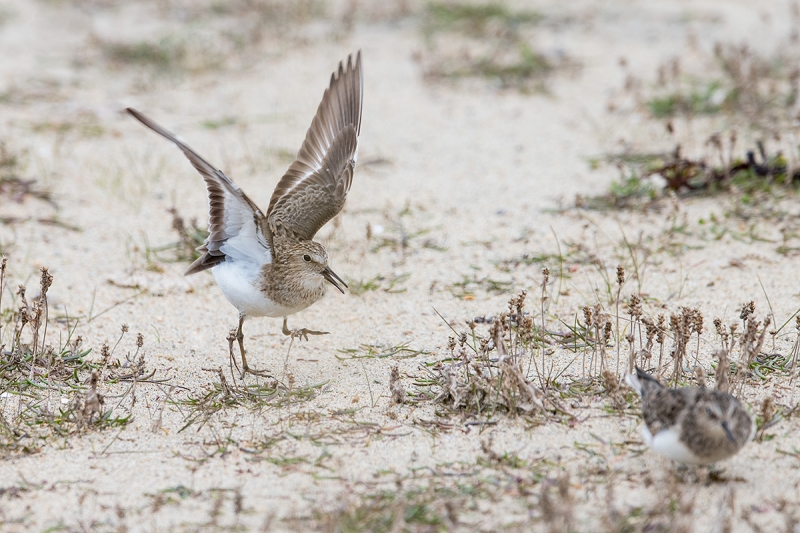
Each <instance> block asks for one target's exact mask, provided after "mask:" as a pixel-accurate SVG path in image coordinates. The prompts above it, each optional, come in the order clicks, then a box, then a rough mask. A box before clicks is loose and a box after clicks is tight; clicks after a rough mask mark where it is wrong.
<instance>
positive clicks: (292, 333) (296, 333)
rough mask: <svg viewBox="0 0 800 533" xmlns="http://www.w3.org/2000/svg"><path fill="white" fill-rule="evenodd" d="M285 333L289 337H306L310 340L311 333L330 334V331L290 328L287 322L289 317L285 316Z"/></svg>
mask: <svg viewBox="0 0 800 533" xmlns="http://www.w3.org/2000/svg"><path fill="white" fill-rule="evenodd" d="M282 331H283V334H284V335H286V336H287V337H291V338H293V339H305V340H308V336H309V335H329V334H330V333H329V332H327V331H313V330H310V329H306V328H300V329H289V326H288V324H287V318H286V317H283V330H282Z"/></svg>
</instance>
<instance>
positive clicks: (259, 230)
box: [127, 107, 272, 275]
mask: <svg viewBox="0 0 800 533" xmlns="http://www.w3.org/2000/svg"><path fill="white" fill-rule="evenodd" d="M127 111H128V113H130V114H131V115H133V116H134V117H135V118H136V119H137V120H139V122H141V123H142V124H144V125H145V126H147V127H148V128H150V129H151V130H153V131H155V132H156V133H158V134H159V135H161V136H163V137H165V138H166V139H169V140H170V141H172V142H173V143H175V145H176V146H177V147H178V148H180V149H181V151H182V152H183V154H184V155H185V156H186V157H187V158H188V159H189V161H190V162H191V163H192V165H193V166H194V168H196V169H197V171H198V172H199V173H200V175H201V176H203V180H205V182H206V188H207V189H208V210H209V218H208V232H209V236H208V239H206V242H205V244H203V245H202V246H201V247H199V248H198V249H197V251H198V252H200V257H199V258H198V259H197V260H196V261H195V262H194V263H192V264H191V265H190V266H189V268H188V270H187V271H186V275H189V274H194V273H195V272H200V271H203V270H206V269H208V268H211V267H213V266H215V265H217V264H218V263H221V262H222V261H225V258H226V256H230V257H231V258H233V259H236V260H242V261H251V262H255V263H259V264H265V263H269V262H271V260H272V256H271V253H270V250H269V245H268V244H267V243H268V239H267V238H266V237H265V234H264V228H263V227H262V220H263V219H264V215H263V214H262V213H261V210H260V209H259V208H258V207H257V206H256V204H255V203H253V201H252V200H250V198H248V197H247V195H246V194H245V193H244V192H243V191H242V190H241V189H240V188H239V186H238V185H236V184H235V183H234V182H233V181H231V179H230V178H229V177H228V176H226V175H225V174H224V173H223V172H222V171H221V170H218V169H216V168H214V167H213V166H211V164H210V163H209V162H208V161H206V160H205V159H203V157H202V156H200V154H198V153H197V152H195V151H194V150H192V148H191V147H189V145H187V144H186V143H184V142H183V141H181V140H180V139H178V138H177V137H176V136H175V134H173V133H172V132H170V131H169V130H166V129H164V128H162V127H161V126H159V125H158V124H156V123H155V122H153V121H152V120H150V119H149V118H147V117H146V116H144V115H143V114H141V113H140V112H138V111H136V110H135V109H133V108H130V107H129V108H127Z"/></svg>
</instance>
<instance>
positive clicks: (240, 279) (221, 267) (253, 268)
mask: <svg viewBox="0 0 800 533" xmlns="http://www.w3.org/2000/svg"><path fill="white" fill-rule="evenodd" d="M228 242H230V240H229V241H228ZM226 245H227V243H226ZM226 254H227V252H226ZM231 257H232V256H230V255H229V256H228V257H227V258H226V259H225V261H223V262H222V263H220V264H218V265H217V266H215V267H214V268H212V269H211V272H212V273H213V274H214V279H215V280H217V285H219V288H220V289H221V290H222V294H224V295H225V298H227V300H228V301H229V302H230V303H231V304H233V306H234V307H236V309H237V310H238V311H239V313H240V314H244V315H245V316H270V317H282V316H287V315H291V314H293V313H296V312H298V311H300V310H302V309H303V308H302V307H301V308H299V309H293V308H289V307H284V306H282V305H279V304H276V303H275V302H273V301H272V300H270V299H269V298H267V297H266V295H265V294H264V293H263V292H261V290H260V289H259V285H260V283H259V276H260V273H261V268H260V266H259V265H256V264H255V263H253V262H251V261H237V260H236V259H232V258H231Z"/></svg>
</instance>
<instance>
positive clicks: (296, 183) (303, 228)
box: [267, 52, 364, 239]
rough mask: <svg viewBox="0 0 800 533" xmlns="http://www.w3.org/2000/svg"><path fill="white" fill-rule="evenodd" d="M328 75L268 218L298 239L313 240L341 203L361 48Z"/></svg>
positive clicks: (347, 181) (350, 157)
mask: <svg viewBox="0 0 800 533" xmlns="http://www.w3.org/2000/svg"><path fill="white" fill-rule="evenodd" d="M352 59H353V58H352V56H349V57H348V58H347V68H345V67H344V66H343V64H342V63H339V70H338V72H335V73H334V74H332V75H331V83H330V87H328V89H326V90H325V94H324V95H323V96H322V102H320V104H319V108H318V109H317V114H316V116H314V120H313V121H312V122H311V127H310V128H309V129H308V133H306V139H305V141H303V146H301V147H300V151H299V152H298V153H297V158H296V159H295V161H294V162H293V163H292V164H291V165H290V166H289V170H287V171H286V174H284V176H283V177H282V178H281V180H280V181H279V182H278V185H277V186H276V187H275V192H273V193H272V199H271V200H270V202H269V208H268V209H267V223H268V225H269V228H270V230H271V231H272V232H273V233H275V232H277V231H280V230H279V228H280V229H282V230H283V231H285V232H287V233H288V234H290V235H293V236H295V237H297V238H300V239H312V238H313V237H314V235H315V234H316V233H317V231H319V229H320V228H321V227H322V226H323V225H325V223H326V222H328V221H329V220H330V219H332V218H333V217H335V216H336V215H337V214H338V213H339V211H341V210H342V207H343V206H344V202H345V199H346V198H347V193H348V192H349V191H350V185H351V184H352V182H353V172H354V171H355V167H356V160H357V158H358V136H359V133H360V131H361V105H362V92H363V85H364V81H363V77H362V73H361V52H358V54H357V55H356V61H355V65H353V60H352Z"/></svg>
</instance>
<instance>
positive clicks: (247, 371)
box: [241, 366, 275, 379]
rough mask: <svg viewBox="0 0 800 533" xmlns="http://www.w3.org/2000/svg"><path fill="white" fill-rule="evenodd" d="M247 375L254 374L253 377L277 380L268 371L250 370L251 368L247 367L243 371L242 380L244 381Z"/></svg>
mask: <svg viewBox="0 0 800 533" xmlns="http://www.w3.org/2000/svg"><path fill="white" fill-rule="evenodd" d="M245 374H252V375H254V376H258V377H260V378H269V379H275V376H273V375H272V374H270V373H269V372H268V371H266V370H257V369H255V368H250V367H249V366H246V367H244V368H243V369H242V375H241V377H242V379H244V375H245Z"/></svg>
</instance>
